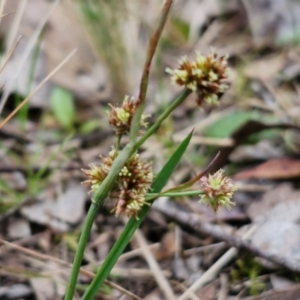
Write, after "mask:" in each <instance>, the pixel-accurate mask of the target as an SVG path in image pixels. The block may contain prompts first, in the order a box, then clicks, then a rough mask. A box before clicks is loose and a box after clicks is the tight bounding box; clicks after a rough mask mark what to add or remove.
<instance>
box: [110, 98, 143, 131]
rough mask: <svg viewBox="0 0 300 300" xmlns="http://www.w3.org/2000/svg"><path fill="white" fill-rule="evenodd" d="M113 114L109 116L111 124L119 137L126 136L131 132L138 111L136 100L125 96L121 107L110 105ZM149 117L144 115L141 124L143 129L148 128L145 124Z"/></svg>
mask: <svg viewBox="0 0 300 300" xmlns="http://www.w3.org/2000/svg"><path fill="white" fill-rule="evenodd" d="M110 107H111V112H110V114H109V119H108V121H109V124H111V125H112V126H113V127H114V129H115V131H116V134H117V135H118V136H122V135H123V134H126V133H128V132H129V130H130V126H131V121H132V118H133V116H134V114H135V111H136V109H137V104H136V101H135V100H134V98H129V96H125V98H124V101H123V103H122V106H121V107H117V106H113V105H111V104H110ZM146 118H147V116H145V115H142V118H141V124H140V126H142V127H147V125H148V124H147V123H146V122H145V120H146Z"/></svg>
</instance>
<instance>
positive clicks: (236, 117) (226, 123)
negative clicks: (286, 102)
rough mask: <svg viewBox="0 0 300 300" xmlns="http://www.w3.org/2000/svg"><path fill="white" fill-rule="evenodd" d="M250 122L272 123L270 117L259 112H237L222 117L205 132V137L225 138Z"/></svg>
mask: <svg viewBox="0 0 300 300" xmlns="http://www.w3.org/2000/svg"><path fill="white" fill-rule="evenodd" d="M250 120H257V121H261V120H263V121H264V122H265V123H266V121H270V115H268V114H265V113H261V112H258V111H235V112H232V113H231V114H228V115H225V116H222V117H221V118H220V119H218V120H217V121H216V122H215V123H213V124H212V125H211V126H209V127H207V128H206V129H205V130H204V134H205V136H209V137H218V138H225V137H229V136H230V135H231V134H232V133H233V132H234V131H236V130H237V129H238V128H240V127H241V126H242V125H243V124H245V123H246V122H247V121H250Z"/></svg>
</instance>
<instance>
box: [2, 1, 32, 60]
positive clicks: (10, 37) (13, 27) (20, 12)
mask: <svg viewBox="0 0 300 300" xmlns="http://www.w3.org/2000/svg"><path fill="white" fill-rule="evenodd" d="M26 5H27V0H21V1H20V2H19V6H18V8H17V11H16V14H15V17H14V20H13V23H12V25H11V27H10V30H9V33H8V37H7V43H6V49H7V51H6V53H5V54H4V57H6V56H7V53H8V52H10V50H11V48H12V47H13V44H14V40H15V38H16V35H17V32H18V29H19V27H20V23H21V20H22V17H23V14H24V11H25V7H26Z"/></svg>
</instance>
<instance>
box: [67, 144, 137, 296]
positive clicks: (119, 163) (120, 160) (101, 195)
mask: <svg viewBox="0 0 300 300" xmlns="http://www.w3.org/2000/svg"><path fill="white" fill-rule="evenodd" d="M133 153H134V147H133V143H132V142H129V143H128V144H127V145H126V147H125V148H124V149H123V150H122V152H121V153H120V154H119V155H118V156H117V157H116V159H115V161H114V162H113V164H112V166H111V170H110V172H109V174H108V175H107V177H106V178H105V179H104V180H103V182H102V184H101V185H100V187H99V188H98V189H97V190H96V191H95V193H94V195H93V197H92V205H91V206H90V208H89V211H88V214H87V216H86V218H85V221H84V224H83V230H82V233H81V235H80V239H79V242H78V248H77V250H76V254H75V258H74V263H73V267H72V272H71V276H70V281H69V285H68V289H67V292H66V295H65V300H72V299H73V296H74V293H75V288H76V283H77V278H78V274H79V269H80V266H81V262H82V259H83V255H84V249H85V247H86V244H87V242H88V239H89V236H90V231H91V228H92V225H93V222H94V220H95V218H96V216H97V213H98V210H99V207H100V205H101V204H102V202H103V201H104V200H105V199H106V197H107V196H108V193H109V192H110V190H111V188H112V186H113V184H114V182H115V179H116V177H117V175H118V174H119V172H120V170H121V168H122V167H123V166H124V164H125V163H126V161H127V160H128V158H129V157H130V156H131V155H132V154H133Z"/></svg>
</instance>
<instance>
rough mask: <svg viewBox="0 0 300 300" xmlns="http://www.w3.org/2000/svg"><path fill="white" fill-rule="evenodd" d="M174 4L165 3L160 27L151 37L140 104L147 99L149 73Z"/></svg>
mask: <svg viewBox="0 0 300 300" xmlns="http://www.w3.org/2000/svg"><path fill="white" fill-rule="evenodd" d="M172 3H173V0H167V1H166V2H165V4H164V6H163V9H162V13H161V19H160V21H159V25H158V27H157V29H156V31H155V32H154V33H153V35H152V36H151V38H150V41H149V44H148V47H147V55H146V62H145V65H144V69H143V73H142V78H141V83H140V93H139V97H138V101H139V103H143V102H144V101H145V97H146V93H147V86H148V79H149V72H150V65H151V62H152V59H153V56H154V53H155V50H156V48H157V44H158V41H159V39H160V36H161V33H162V31H163V29H164V26H165V24H166V21H167V18H168V14H169V12H170V8H171V5H172Z"/></svg>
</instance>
